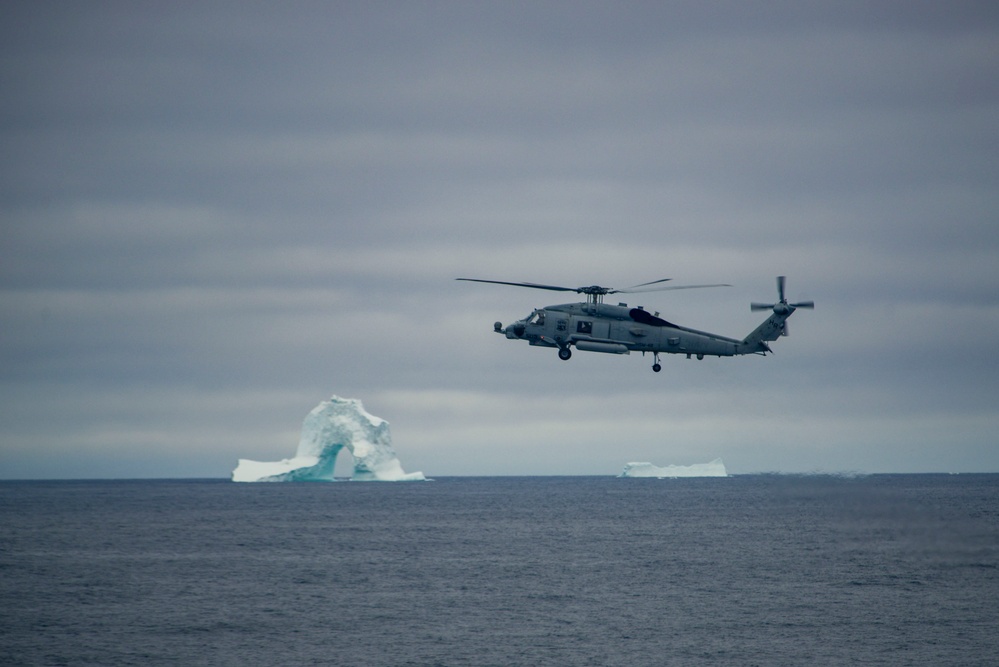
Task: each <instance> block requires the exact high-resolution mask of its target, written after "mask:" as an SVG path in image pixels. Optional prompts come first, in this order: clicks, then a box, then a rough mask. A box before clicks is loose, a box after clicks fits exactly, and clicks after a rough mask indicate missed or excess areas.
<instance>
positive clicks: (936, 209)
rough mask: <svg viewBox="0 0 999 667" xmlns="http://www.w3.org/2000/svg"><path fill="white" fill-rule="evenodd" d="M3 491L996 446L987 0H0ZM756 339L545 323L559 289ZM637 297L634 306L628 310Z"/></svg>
mask: <svg viewBox="0 0 999 667" xmlns="http://www.w3.org/2000/svg"><path fill="white" fill-rule="evenodd" d="M0 90H2V91H3V94H2V96H0V138H2V146H3V150H2V151H0V169H2V178H0V216H2V218H0V392H2V394H0V478H62V477H177V476H197V477H226V476H228V475H229V473H230V472H231V470H232V469H233V468H234V467H235V465H236V460H237V459H238V458H252V459H258V460H277V459H281V458H285V457H289V456H291V455H292V454H293V452H294V450H295V447H296V445H297V442H298V431H299V427H300V425H301V421H302V419H303V418H304V416H305V415H306V413H308V411H309V410H310V409H311V408H312V407H314V406H315V405H316V404H317V403H318V402H319V401H321V400H323V399H325V398H327V397H329V396H330V395H332V394H338V395H342V396H349V397H356V398H360V399H362V400H363V401H364V404H365V406H366V407H367V409H368V410H369V411H370V412H372V413H374V414H376V415H378V416H380V417H383V418H385V419H387V420H388V421H390V422H391V424H392V434H393V439H394V442H395V446H396V449H397V451H398V453H399V456H400V459H401V460H402V463H403V466H404V467H405V468H406V469H407V470H408V471H415V470H422V471H423V472H424V473H426V474H427V475H428V476H443V475H490V474H504V475H505V474H597V475H605V474H607V475H612V474H618V473H619V472H620V471H621V469H622V468H623V466H624V464H625V463H627V462H629V461H650V462H652V463H655V464H657V465H667V464H671V463H675V464H690V463H698V462H705V461H709V460H711V459H713V458H715V457H718V456H721V457H723V458H724V460H725V463H726V464H727V466H728V468H729V470H730V472H734V473H748V472H758V471H770V470H780V471H785V472H806V471H830V472H834V471H864V472H930V471H941V472H951V471H953V472H965V471H966V472H985V471H991V472H995V471H999V447H997V436H996V434H997V433H999V401H997V397H999V362H997V359H999V11H997V10H996V8H995V6H994V3H988V2H969V3H962V2H954V3H939V2H926V3H922V2H884V3H871V2H866V1H865V2H856V3H850V2H845V3H828V2H814V3H813V2H800V1H796V2H787V3H779V2H777V3H766V9H762V10H760V9H753V8H750V5H747V4H746V3H739V2H732V3H705V2H666V3H663V2H649V3H643V2H638V3H596V2H595V3H586V2H572V3H568V2H565V3H545V2H541V3H539V2H524V3H519V2H504V3H500V2H496V3H465V2H405V3H402V2H400V3H393V2H389V3H376V2H357V3H352V2H349V3H282V4H280V5H277V4H270V3H254V4H251V3H245V2H223V3H218V2H216V3H194V4H191V3H180V4H179V5H177V4H169V3H148V4H147V3H135V2H123V3H82V4H69V5H67V4H65V3H51V4H50V3H43V2H30V3H28V2H23V3H21V2H15V3H5V4H4V5H3V7H2V8H0ZM779 274H784V275H787V276H788V296H789V297H790V298H791V299H814V300H815V302H816V308H815V310H814V311H801V312H799V313H796V314H795V315H794V317H793V318H792V319H791V320H790V329H791V332H792V333H791V336H789V337H787V338H783V339H781V340H779V341H777V342H776V343H774V345H773V349H774V352H775V354H774V355H773V356H770V357H767V358H762V357H739V358H734V359H732V358H729V359H705V360H703V361H696V360H687V359H685V358H683V357H673V356H668V357H666V358H664V360H663V365H664V368H663V372H661V373H658V374H656V373H653V372H652V371H651V370H650V366H651V363H652V361H651V358H650V357H644V358H643V357H642V356H641V355H631V356H627V357H617V356H612V355H600V354H589V353H577V354H575V355H573V358H572V360H571V361H569V362H563V361H560V360H559V359H558V357H557V355H556V354H555V352H554V351H551V350H544V349H539V348H529V347H528V346H527V345H525V344H523V343H519V342H513V341H507V340H505V339H503V338H501V337H500V336H497V335H495V334H494V333H492V324H493V322H494V321H496V320H501V321H503V322H504V323H509V322H511V321H513V320H515V319H519V318H521V317H523V316H525V315H527V314H528V313H529V312H530V310H531V309H532V308H534V307H538V306H543V305H548V304H552V303H562V302H565V301H566V300H567V299H566V297H565V295H562V294H559V293H549V292H539V291H532V290H526V289H518V288H513V287H502V286H497V285H483V284H475V283H461V282H456V281H455V280H454V279H455V278H457V277H478V278H486V279H494V280H513V281H531V282H540V283H551V284H558V285H568V286H578V285H588V284H594V283H596V284H601V285H609V286H615V287H625V286H628V285H633V284H636V283H642V282H646V281H651V280H655V279H659V278H664V277H670V278H673V279H675V281H676V282H677V283H690V284H696V283H716V282H723V283H730V284H731V285H732V287H731V288H724V289H712V290H690V291H679V292H673V293H669V292H666V293H652V294H643V295H630V296H631V298H629V299H628V301H629V302H630V303H631V304H632V305H644V306H645V307H647V308H648V309H649V310H656V311H661V312H662V313H663V316H665V317H668V319H670V320H672V321H677V322H679V323H682V324H686V325H688V326H692V327H695V328H698V329H704V330H709V331H715V332H717V333H720V334H723V335H727V336H732V337H739V338H741V337H743V336H744V335H745V334H747V333H748V332H749V331H751V330H752V329H753V328H755V326H756V325H757V324H758V323H759V322H760V321H762V319H763V318H764V317H765V314H761V313H753V312H750V310H749V302H750V301H769V300H772V299H773V298H775V294H776V287H775V281H774V278H775V276H777V275H779ZM635 297H640V298H635Z"/></svg>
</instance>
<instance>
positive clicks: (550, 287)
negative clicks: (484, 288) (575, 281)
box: [455, 278, 579, 292]
mask: <svg viewBox="0 0 999 667" xmlns="http://www.w3.org/2000/svg"><path fill="white" fill-rule="evenodd" d="M455 280H465V281H468V282H470V283H492V284H494V285H513V286H514V287H530V288H532V289H547V290H553V291H555V292H578V291H579V290H578V289H577V288H575V287H559V286H558V285H539V284H537V283H509V282H506V281H505V280H482V279H481V278H455Z"/></svg>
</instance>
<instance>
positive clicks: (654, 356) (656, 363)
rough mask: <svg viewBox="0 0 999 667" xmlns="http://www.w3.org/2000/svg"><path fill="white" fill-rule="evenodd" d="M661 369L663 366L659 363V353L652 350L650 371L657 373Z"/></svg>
mask: <svg viewBox="0 0 999 667" xmlns="http://www.w3.org/2000/svg"><path fill="white" fill-rule="evenodd" d="M662 369H663V367H662V366H660V365H659V353H658V352H653V353H652V371H653V372H655V373H658V372H659V371H661V370H662Z"/></svg>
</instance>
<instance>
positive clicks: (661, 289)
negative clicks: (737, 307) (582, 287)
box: [608, 278, 731, 294]
mask: <svg viewBox="0 0 999 667" xmlns="http://www.w3.org/2000/svg"><path fill="white" fill-rule="evenodd" d="M666 280H669V278H667V279H666ZM655 282H663V281H661V280H657V281H655ZM647 284H649V285H652V284H654V283H647ZM635 287H641V285H636V286H635ZM635 287H629V288H627V289H615V290H611V291H610V292H608V294H638V293H640V292H666V291H669V290H675V289H701V288H702V287H731V285H729V284H727V283H718V284H715V285H668V286H664V287H649V288H647V289H635Z"/></svg>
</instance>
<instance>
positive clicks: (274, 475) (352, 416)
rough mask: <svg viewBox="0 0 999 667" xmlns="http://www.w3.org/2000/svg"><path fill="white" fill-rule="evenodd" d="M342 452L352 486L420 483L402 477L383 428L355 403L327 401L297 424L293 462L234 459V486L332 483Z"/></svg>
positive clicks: (409, 476)
mask: <svg viewBox="0 0 999 667" xmlns="http://www.w3.org/2000/svg"><path fill="white" fill-rule="evenodd" d="M344 447H346V448H347V451H349V452H350V453H351V455H352V456H353V457H354V471H353V474H351V476H350V479H351V480H353V481H379V482H381V481H385V482H399V481H423V480H425V479H426V477H424V476H423V473H422V472H414V473H407V472H406V471H405V470H403V469H402V464H401V463H399V458H398V457H397V456H396V453H395V450H394V449H393V448H392V435H391V433H389V424H388V422H387V421H385V420H384V419H381V418H379V417H375V416H374V415H371V414H368V412H366V411H365V409H364V406H363V405H362V404H361V401H360V400H359V399H356V398H340V397H339V396H333V397H332V398H331V399H330V400H328V401H323V402H322V403H320V404H319V405H317V406H316V407H315V408H313V410H312V412H310V413H309V414H308V415H307V416H306V417H305V421H303V422H302V436H301V439H300V440H299V441H298V451H297V452H295V458H292V459H284V460H283V461H273V462H262V461H250V460H247V459H240V460H239V464H238V465H237V466H236V469H235V470H233V471H232V481H234V482H332V481H333V468H334V466H335V465H336V457H337V455H338V454H339V453H340V450H341V449H343V448H344Z"/></svg>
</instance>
